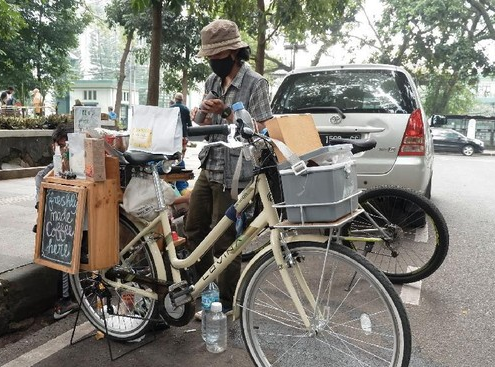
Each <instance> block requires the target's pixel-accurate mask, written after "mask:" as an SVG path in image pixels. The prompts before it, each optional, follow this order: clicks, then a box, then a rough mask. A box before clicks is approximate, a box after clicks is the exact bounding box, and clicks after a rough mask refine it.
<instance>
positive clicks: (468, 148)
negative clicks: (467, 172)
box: [462, 144, 474, 157]
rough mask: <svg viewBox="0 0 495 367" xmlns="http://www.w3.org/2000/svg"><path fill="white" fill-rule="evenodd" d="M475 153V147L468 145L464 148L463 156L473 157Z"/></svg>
mask: <svg viewBox="0 0 495 367" xmlns="http://www.w3.org/2000/svg"><path fill="white" fill-rule="evenodd" d="M473 153H474V147H473V146H472V145H469V144H466V145H464V146H463V147H462V154H464V155H466V156H468V157H469V156H472V155H473Z"/></svg>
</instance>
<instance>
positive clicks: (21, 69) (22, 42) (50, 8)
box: [0, 0, 88, 98]
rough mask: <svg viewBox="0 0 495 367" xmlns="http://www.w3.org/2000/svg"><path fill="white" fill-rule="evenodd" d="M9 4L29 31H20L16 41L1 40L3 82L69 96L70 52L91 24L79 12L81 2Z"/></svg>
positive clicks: (21, 0)
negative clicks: (16, 11) (86, 26)
mask: <svg viewBox="0 0 495 367" xmlns="http://www.w3.org/2000/svg"><path fill="white" fill-rule="evenodd" d="M9 3H10V4H11V5H12V6H15V7H16V8H17V10H18V12H19V15H20V16H21V17H22V19H23V20H24V22H25V23H26V27H25V28H22V29H20V30H19V31H18V33H19V35H18V36H17V37H16V38H15V41H8V40H6V39H3V38H2V39H0V49H2V50H4V52H5V56H4V57H2V58H0V78H1V79H2V81H3V82H7V83H8V84H12V85H15V86H17V87H18V88H17V89H18V90H19V91H21V89H24V90H26V91H27V90H29V89H32V88H34V87H38V88H39V89H40V90H41V91H42V93H46V91H47V90H49V89H52V88H54V89H55V90H56V91H57V92H58V93H63V94H65V93H64V92H66V91H68V89H69V85H70V74H71V64H70V59H69V57H68V56H69V50H70V49H73V48H75V47H77V45H78V39H77V36H78V35H79V34H80V33H81V32H82V30H83V29H84V27H85V25H86V24H87V21H88V19H87V17H86V15H85V14H84V13H83V14H81V12H80V11H78V9H79V5H80V1H78V0H59V1H45V0H10V1H9ZM21 93H22V91H21ZM18 95H19V94H18ZM24 95H25V93H24ZM20 96H21V98H23V97H24V96H23V95H22V94H20Z"/></svg>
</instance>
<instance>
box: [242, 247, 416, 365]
mask: <svg viewBox="0 0 495 367" xmlns="http://www.w3.org/2000/svg"><path fill="white" fill-rule="evenodd" d="M289 251H290V256H287V255H288V254H287V255H286V258H292V259H293V260H294V261H293V263H292V265H291V266H290V267H289V268H288V269H287V271H288V273H289V276H290V278H291V281H292V284H293V285H294V288H295V291H296V292H297V295H298V297H299V299H300V300H301V302H302V305H303V307H304V310H305V312H306V314H307V315H308V317H309V321H310V324H311V325H310V327H309V328H306V327H305V325H304V324H303V322H302V320H301V317H300V315H299V313H298V311H297V310H296V308H295V304H294V302H293V300H292V299H291V297H290V296H289V293H288V291H287V289H286V287H285V285H284V283H283V281H282V278H281V273H280V270H279V266H278V265H277V264H276V262H275V259H274V257H273V254H272V252H268V253H266V254H265V255H264V256H262V257H261V258H259V259H258V260H257V261H256V263H255V264H253V266H252V267H251V269H250V270H249V273H247V274H246V279H248V281H247V282H246V283H245V285H244V287H243V289H242V291H241V293H240V295H241V296H240V299H239V301H240V307H241V329H242V335H243V338H244V341H245V343H246V347H247V349H248V351H249V353H250V355H251V358H252V360H253V361H254V363H255V364H256V365H257V366H284V367H286V366H297V367H303V366H339V367H340V366H401V367H402V366H404V367H405V366H407V365H408V363H409V358H410V354H411V332H410V326H409V321H408V319H407V316H406V311H405V309H404V306H403V304H402V302H401V300H400V298H399V297H398V296H397V293H396V292H395V290H394V288H393V286H392V284H391V283H390V281H389V280H388V279H387V278H386V277H385V276H384V275H383V274H382V273H381V272H380V271H378V270H377V269H376V268H375V267H374V266H373V265H371V264H370V263H369V262H368V261H367V260H366V259H364V258H363V257H362V256H360V255H359V254H357V253H356V252H355V251H352V250H350V249H348V248H345V247H344V246H341V245H331V246H330V249H329V250H327V248H326V245H322V244H321V243H313V242H300V243H291V244H289Z"/></svg>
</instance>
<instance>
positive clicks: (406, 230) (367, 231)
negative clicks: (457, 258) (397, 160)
mask: <svg viewBox="0 0 495 367" xmlns="http://www.w3.org/2000/svg"><path fill="white" fill-rule="evenodd" d="M359 203H360V204H361V206H362V207H363V209H364V210H365V211H366V212H367V213H368V214H369V215H370V216H371V218H372V219H373V220H374V221H375V222H376V223H377V224H378V226H379V227H380V229H381V230H382V231H384V232H385V233H387V234H388V235H389V236H390V237H391V238H392V240H391V241H390V242H388V243H387V242H380V243H373V242H368V243H366V242H364V241H359V240H356V238H359V237H383V236H382V234H381V233H380V232H379V229H378V228H377V227H376V226H375V225H373V223H371V221H370V220H369V218H367V217H366V215H364V214H362V215H360V216H358V217H356V218H355V219H354V220H353V221H352V222H351V223H350V224H348V225H346V226H345V227H344V228H343V230H342V234H343V235H344V236H350V237H354V238H353V239H352V240H351V241H344V243H345V244H346V245H348V246H350V247H351V248H353V249H355V250H357V251H358V252H359V253H361V254H364V256H366V258H367V259H368V260H369V261H371V262H372V263H373V265H375V266H376V267H377V268H379V269H380V270H381V271H383V272H384V273H385V275H387V277H388V278H389V279H390V280H391V281H392V283H410V282H416V281H418V280H421V279H424V278H426V277H428V276H430V275H431V274H432V273H433V272H435V271H436V270H437V269H438V268H439V267H440V265H442V263H443V261H444V260H445V257H446V256H447V252H448V248H449V232H448V228H447V224H446V222H445V219H444V217H443V216H442V214H441V213H440V211H439V210H438V208H437V207H436V206H435V205H434V204H433V202H431V201H430V200H428V199H427V198H426V197H424V196H422V195H420V194H417V193H416V192H415V191H413V190H410V189H405V188H399V187H392V186H384V187H378V188H375V189H370V190H367V191H365V192H364V193H363V194H362V195H361V196H360V197H359Z"/></svg>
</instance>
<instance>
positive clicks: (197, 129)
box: [187, 125, 229, 136]
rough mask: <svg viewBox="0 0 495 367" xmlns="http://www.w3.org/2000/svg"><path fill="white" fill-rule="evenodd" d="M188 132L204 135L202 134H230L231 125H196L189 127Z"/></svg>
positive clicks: (189, 133)
mask: <svg viewBox="0 0 495 367" xmlns="http://www.w3.org/2000/svg"><path fill="white" fill-rule="evenodd" d="M187 133H188V135H189V136H202V135H210V134H223V135H229V126H228V125H208V126H194V127H188V128H187Z"/></svg>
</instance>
